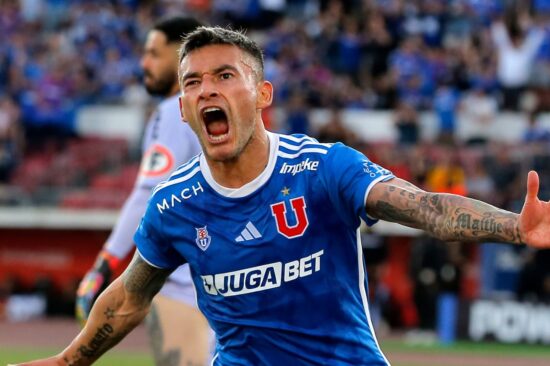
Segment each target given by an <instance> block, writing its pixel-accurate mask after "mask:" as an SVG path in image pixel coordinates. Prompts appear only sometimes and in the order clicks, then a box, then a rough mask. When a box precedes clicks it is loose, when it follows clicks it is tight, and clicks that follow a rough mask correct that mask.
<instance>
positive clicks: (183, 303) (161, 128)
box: [76, 17, 211, 366]
mask: <svg viewBox="0 0 550 366" xmlns="http://www.w3.org/2000/svg"><path fill="white" fill-rule="evenodd" d="M199 25H201V24H200V23H199V22H198V21H197V20H195V19H193V18H185V17H170V18H165V19H162V20H160V21H159V22H157V23H156V24H155V25H154V26H153V27H152V29H151V30H150V31H149V33H148V35H147V39H146V42H145V47H144V52H143V56H142V59H141V67H142V69H143V74H144V84H145V88H146V89H147V91H148V92H149V94H151V95H155V96H160V97H163V98H165V99H164V100H163V101H162V102H161V103H160V104H159V105H158V107H157V109H156V111H155V112H154V113H153V115H152V117H151V119H150V121H149V123H148V124H147V127H146V131H145V136H144V140H143V156H142V162H141V167H140V171H139V175H138V177H137V180H136V182H135V185H134V188H133V191H132V192H131V194H130V196H129V197H128V199H127V200H126V202H125V204H124V206H123V208H122V210H121V212H120V217H119V219H118V222H117V223H116V225H115V227H114V229H113V231H112V233H111V235H110V236H109V238H108V239H107V242H106V243H105V244H104V247H103V249H102V251H101V252H100V253H99V255H98V257H97V260H96V262H95V264H94V267H93V268H92V269H91V270H90V271H89V272H88V273H87V274H86V276H85V277H84V279H83V280H82V282H81V284H80V286H79V289H78V293H77V301H76V316H77V319H78V320H79V321H80V322H81V324H82V325H84V324H85V322H86V320H87V317H88V315H89V311H90V309H91V307H92V304H93V302H94V301H95V299H96V298H97V296H98V295H99V294H100V292H101V291H103V290H104V289H105V287H107V285H108V284H109V282H110V281H111V276H112V274H113V272H114V271H115V269H116V268H117V266H118V264H119V263H120V261H121V260H122V259H123V258H125V257H126V255H127V254H128V253H129V252H130V251H131V250H132V249H133V248H134V242H133V239H132V237H133V234H134V232H135V229H136V228H137V226H138V225H139V221H140V218H141V216H142V215H143V212H144V211H145V207H146V203H147V200H148V198H149V196H150V193H151V189H152V188H153V187H155V186H156V185H157V184H158V183H159V182H161V181H162V180H165V179H166V178H167V177H168V176H169V174H170V173H171V172H172V171H173V169H174V168H175V167H177V166H179V165H180V164H182V163H184V162H186V161H187V160H189V159H190V158H191V157H193V156H194V155H196V154H198V153H199V151H200V145H199V143H198V141H197V138H196V136H195V134H193V132H192V131H191V129H190V128H189V125H188V124H187V123H184V122H182V120H181V114H180V111H179V104H178V92H179V88H178V83H177V66H178V60H177V50H178V47H179V45H180V43H181V39H182V37H183V36H185V34H187V33H189V32H191V31H193V30H194V29H195V28H196V27H198V26H199ZM146 325H147V331H148V333H149V338H150V344H151V347H152V350H153V356H154V359H155V362H156V364H157V365H186V366H187V365H193V366H195V365H199V366H202V365H205V364H206V363H207V360H208V358H209V356H208V355H209V339H210V334H211V333H210V330H209V328H208V324H207V322H206V320H205V319H204V317H203V316H202V314H201V313H200V311H199V310H198V308H197V307H196V297H195V290H194V288H193V285H192V282H191V278H190V275H189V268H188V266H187V265H185V266H182V267H180V268H179V269H178V270H177V271H175V272H174V273H173V274H172V275H171V276H170V279H169V280H168V281H167V282H166V284H165V286H164V288H163V289H162V290H161V292H160V293H159V294H158V295H157V296H156V297H155V300H154V303H153V307H152V309H151V313H150V315H149V317H148V318H147V320H146Z"/></svg>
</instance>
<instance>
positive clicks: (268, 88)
mask: <svg viewBox="0 0 550 366" xmlns="http://www.w3.org/2000/svg"><path fill="white" fill-rule="evenodd" d="M272 102H273V84H271V83H270V82H269V81H267V80H263V81H260V83H259V86H258V100H257V102H256V108H258V109H264V108H267V107H269V106H270V105H271V103H272Z"/></svg>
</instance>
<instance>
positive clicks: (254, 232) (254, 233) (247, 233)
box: [235, 221, 262, 242]
mask: <svg viewBox="0 0 550 366" xmlns="http://www.w3.org/2000/svg"><path fill="white" fill-rule="evenodd" d="M261 237H262V234H260V232H259V231H258V229H256V227H255V226H254V224H253V223H251V222H250V221H249V222H248V224H246V227H245V228H244V229H243V231H241V235H239V236H237V237H236V238H235V241H237V242H242V241H247V240H253V239H260V238H261Z"/></svg>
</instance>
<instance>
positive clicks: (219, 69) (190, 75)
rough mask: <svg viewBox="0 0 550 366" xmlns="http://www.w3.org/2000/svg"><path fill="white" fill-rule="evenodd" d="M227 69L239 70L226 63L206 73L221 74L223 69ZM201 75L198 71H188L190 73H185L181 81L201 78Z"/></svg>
mask: <svg viewBox="0 0 550 366" xmlns="http://www.w3.org/2000/svg"><path fill="white" fill-rule="evenodd" d="M226 70H231V71H235V72H237V71H238V70H237V68H236V67H235V66H232V65H227V64H224V65H221V66H218V67H216V68H215V69H214V70H212V71H211V72H207V73H206V74H212V75H215V74H219V73H221V72H223V71H226ZM200 77H201V74H200V73H198V72H196V71H193V72H188V73H185V74H183V76H182V77H181V81H182V82H184V81H185V80H187V79H191V78H200Z"/></svg>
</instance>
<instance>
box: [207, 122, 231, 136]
mask: <svg viewBox="0 0 550 366" xmlns="http://www.w3.org/2000/svg"><path fill="white" fill-rule="evenodd" d="M206 128H207V130H208V133H209V134H210V135H213V136H219V135H223V134H225V133H227V131H228V130H229V126H228V124H227V122H226V121H213V122H210V123H208V125H207V126H206Z"/></svg>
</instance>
